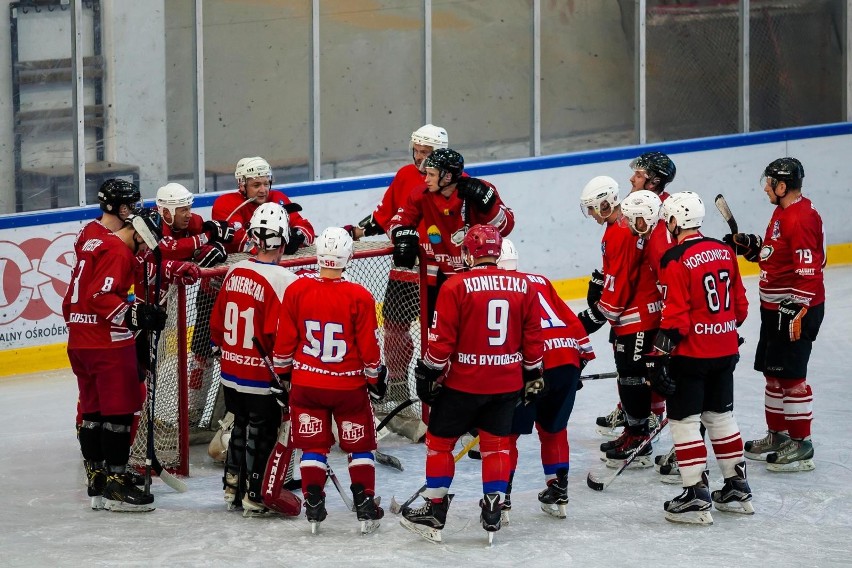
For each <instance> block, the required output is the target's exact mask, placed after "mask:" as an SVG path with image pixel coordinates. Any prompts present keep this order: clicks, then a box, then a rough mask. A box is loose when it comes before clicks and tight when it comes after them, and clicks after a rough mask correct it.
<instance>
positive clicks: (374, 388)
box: [367, 365, 388, 404]
mask: <svg viewBox="0 0 852 568" xmlns="http://www.w3.org/2000/svg"><path fill="white" fill-rule="evenodd" d="M367 391H368V392H369V393H370V402H374V403H377V404H378V403H379V402H382V401H383V400H384V399H385V394H387V392H388V368H387V367H385V366H384V365H379V376H378V377H377V378H376V382H370V381H369V380H368V381H367Z"/></svg>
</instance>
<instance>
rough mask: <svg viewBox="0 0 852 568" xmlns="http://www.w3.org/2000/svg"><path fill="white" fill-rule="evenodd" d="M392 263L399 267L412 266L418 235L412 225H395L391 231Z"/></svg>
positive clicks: (415, 259) (415, 258)
mask: <svg viewBox="0 0 852 568" xmlns="http://www.w3.org/2000/svg"><path fill="white" fill-rule="evenodd" d="M391 240H392V241H393V263H394V265H395V266H397V267H399V268H414V263H415V262H417V252H418V251H417V249H418V247H419V244H418V242H419V240H420V235H418V234H417V229H415V228H414V227H397V228H396V229H394V230H393V231H391Z"/></svg>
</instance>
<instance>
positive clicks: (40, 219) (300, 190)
mask: <svg viewBox="0 0 852 568" xmlns="http://www.w3.org/2000/svg"><path fill="white" fill-rule="evenodd" d="M847 134H852V123H850V122H838V123H834V124H820V125H815V126H801V127H797V128H785V129H782V130H767V131H763V132H750V133H748V134H731V135H726V136H712V137H709V138H696V139H693V140H679V141H675V142H660V143H656V144H646V145H644V146H621V147H618V148H611V149H605V150H590V151H587V152H573V153H570V154H557V155H553V156H541V157H537V158H522V159H518V160H507V161H504V162H494V163H488V164H481V165H477V166H471V167H469V168H465V171H466V172H468V173H469V174H471V175H473V176H488V175H497V174H511V173H518V172H529V171H535V170H547V169H552V168H564V167H566V166H577V165H583V164H598V163H601V162H613V161H616V160H629V159H632V158H635V157H636V156H637V155H638V154H641V153H642V152H645V151H648V150H649V149H653V150H659V151H661V152H665V153H667V154H683V153H687V152H703V151H707V150H719V149H722V148H736V147H743V146H754V145H756V144H770V143H773V142H784V141H790V140H806V139H808V138H824V137H829V136H843V135H847ZM392 179H393V176H392V175H377V176H367V177H359V178H351V179H333V180H324V181H318V182H303V183H294V184H287V185H276V186H275V188H276V189H282V190H283V191H284V192H285V193H286V194H287V195H288V196H289V197H291V198H296V197H301V196H305V195H321V194H325V193H340V192H344V191H357V190H360V189H374V188H381V187H387V186H388V185H390V182H391V180H392ZM222 193H227V192H219V193H204V194H200V195H197V196H196V197H195V202H194V204H193V205H194V206H195V207H210V206H212V205H213V201H214V200H215V199H216V198H217V197H218V196H219V195H222ZM146 203H148V202H146ZM148 204H149V205H150V204H151V203H148ZM98 216H100V208H99V207H98V206H97V205H89V206H86V207H71V208H67V209H61V210H56V211H36V212H32V213H12V214H7V215H0V229H14V228H18V227H32V226H36V225H45V224H51V223H63V222H69V221H86V220H89V219H95V218H97V217H98Z"/></svg>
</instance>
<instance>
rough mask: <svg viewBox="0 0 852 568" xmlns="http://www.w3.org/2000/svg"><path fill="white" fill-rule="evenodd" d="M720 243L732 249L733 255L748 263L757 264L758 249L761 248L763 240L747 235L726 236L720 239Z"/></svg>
mask: <svg viewBox="0 0 852 568" xmlns="http://www.w3.org/2000/svg"><path fill="white" fill-rule="evenodd" d="M722 242H723V243H725V244H726V245H728V246H729V247H731V248H732V249H734V254H737V255H739V256H742V257H743V258H745V259H746V260H747V261H749V262H757V261H758V259H759V258H760V249H761V248H763V239H761V238H760V237H758V236H757V235H749V234H747V233H734V234H727V235H725V236H724V237H722Z"/></svg>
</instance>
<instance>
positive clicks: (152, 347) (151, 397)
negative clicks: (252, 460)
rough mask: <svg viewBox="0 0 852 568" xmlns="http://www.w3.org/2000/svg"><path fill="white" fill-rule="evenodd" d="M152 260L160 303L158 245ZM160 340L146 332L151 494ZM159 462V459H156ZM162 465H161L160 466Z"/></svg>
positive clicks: (147, 470) (147, 486) (156, 298)
mask: <svg viewBox="0 0 852 568" xmlns="http://www.w3.org/2000/svg"><path fill="white" fill-rule="evenodd" d="M152 253H153V255H154V261H155V262H156V263H157V266H156V268H155V276H154V305H155V306H159V305H160V287H161V286H162V280H161V277H162V265H163V258H162V255H161V253H160V248H159V247H154V250H153V251H152ZM147 272H148V271H147V269H146V270H145V303H146V304H147V303H149V300H150V298H149V292H150V286H149V285H148V274H147ZM159 342H160V332H159V331H153V332H149V334H148V367H149V368H148V417H147V418H148V440H147V447H146V448H145V495H150V494H151V470H152V469H153V467H154V460H157V456H156V455H155V454H156V449H155V448H154V405H155V403H156V399H157V347H158V346H157V344H158V343H159ZM157 463H158V464H159V460H157ZM161 467H162V466H161Z"/></svg>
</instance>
